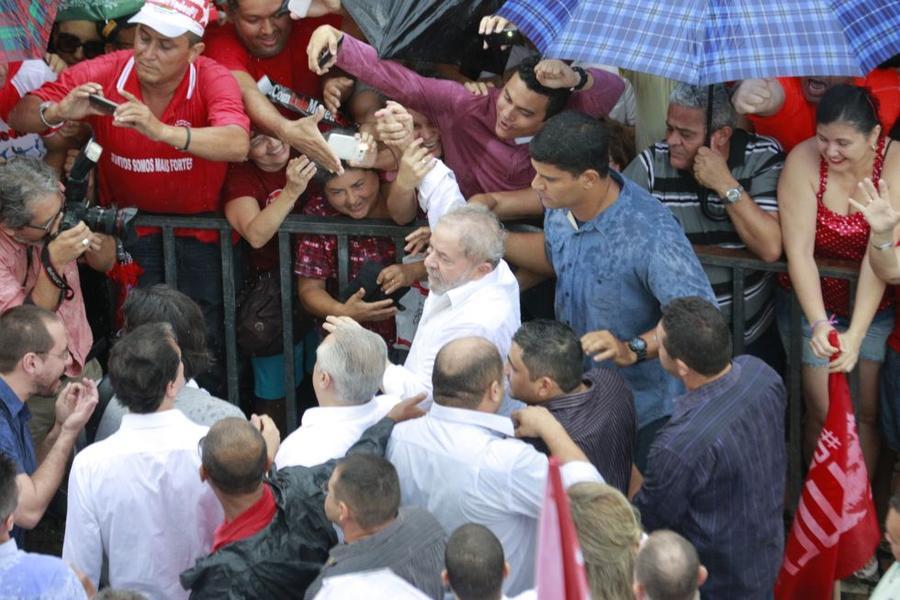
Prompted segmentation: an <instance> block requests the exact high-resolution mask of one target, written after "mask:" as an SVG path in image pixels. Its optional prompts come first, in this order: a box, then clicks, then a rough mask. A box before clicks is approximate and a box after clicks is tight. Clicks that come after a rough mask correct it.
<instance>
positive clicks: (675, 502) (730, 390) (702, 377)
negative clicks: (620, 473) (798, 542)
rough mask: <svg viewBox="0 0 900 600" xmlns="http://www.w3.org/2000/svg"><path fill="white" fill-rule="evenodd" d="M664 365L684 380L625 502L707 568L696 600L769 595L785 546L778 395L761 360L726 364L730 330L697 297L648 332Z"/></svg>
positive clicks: (779, 388)
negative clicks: (678, 538)
mask: <svg viewBox="0 0 900 600" xmlns="http://www.w3.org/2000/svg"><path fill="white" fill-rule="evenodd" d="M657 337H658V339H659V342H660V347H659V358H660V361H661V362H662V365H663V367H665V369H666V370H667V371H669V372H670V373H672V374H673V375H676V376H677V377H678V379H680V380H681V381H682V383H684V386H685V388H687V392H686V393H685V394H682V395H681V396H679V397H677V398H675V410H674V412H673V414H672V419H671V420H670V421H669V422H668V424H666V426H665V427H663V428H662V430H661V431H660V432H659V436H658V437H657V438H656V441H655V442H654V443H653V447H652V448H651V449H650V458H649V464H648V465H647V470H646V471H645V473H646V479H645V480H644V482H643V484H642V486H641V489H640V490H639V491H638V493H637V495H636V496H635V498H634V504H635V506H636V507H637V508H638V509H639V510H640V511H641V520H642V521H643V524H644V527H645V528H646V529H647V531H654V530H657V529H671V530H673V531H675V532H677V533H679V534H681V535H683V536H684V537H685V538H687V539H688V540H689V541H690V542H691V543H692V544H694V546H695V547H696V548H697V552H698V554H699V555H700V562H702V563H703V564H704V565H705V566H706V568H707V569H708V570H709V579H708V580H707V582H706V584H704V585H703V588H702V590H701V591H702V593H703V597H704V598H705V599H712V600H716V599H719V598H728V599H729V600H731V599H736V600H740V599H751V598H754V599H755V598H767V597H771V591H772V587H773V586H774V585H775V578H776V576H777V575H778V569H779V567H780V566H781V560H782V554H783V550H784V523H783V521H782V512H783V509H784V472H785V468H786V466H787V462H786V461H787V455H786V452H785V442H784V410H785V404H786V396H787V394H786V392H785V388H784V383H783V382H782V381H781V377H780V376H779V375H778V374H777V373H776V372H775V371H774V370H772V369H771V368H770V367H769V366H768V365H766V364H765V363H764V362H762V361H761V360H760V359H758V358H756V357H753V356H749V355H743V356H738V357H737V358H735V359H734V360H732V359H731V351H732V344H731V333H730V332H729V330H728V324H727V322H726V321H725V318H724V317H723V316H722V314H721V313H720V312H719V310H718V309H717V308H716V307H715V306H714V305H712V304H710V303H709V302H707V301H706V300H704V299H702V298H679V299H677V300H674V301H673V302H672V303H671V304H669V305H668V306H667V307H666V308H665V310H664V311H663V317H662V320H661V321H660V323H659V326H658V327H657Z"/></svg>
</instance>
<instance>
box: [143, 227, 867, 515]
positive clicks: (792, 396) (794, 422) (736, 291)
mask: <svg viewBox="0 0 900 600" xmlns="http://www.w3.org/2000/svg"><path fill="white" fill-rule="evenodd" d="M137 223H138V225H142V226H153V227H159V228H161V229H162V239H163V255H164V264H165V281H166V283H167V284H168V285H170V286H172V287H176V280H177V263H176V256H175V234H174V230H175V229H176V228H183V227H184V228H191V229H212V230H218V231H219V233H220V239H221V240H230V239H231V233H232V229H231V227H230V226H229V225H228V222H227V221H226V220H225V219H224V218H222V217H212V216H183V217H179V216H169V215H165V216H163V215H148V214H141V215H140V216H139V217H138V220H137ZM417 225H418V224H417ZM413 228H414V226H412V227H411V226H398V225H396V224H394V223H393V222H390V221H385V220H365V221H360V220H354V219H347V218H331V217H311V216H300V215H291V216H289V217H288V218H287V219H285V221H284V223H283V224H282V225H281V227H279V229H278V234H277V245H278V260H279V278H280V283H281V312H282V318H283V320H284V327H283V335H284V338H283V345H284V356H283V358H284V390H285V404H286V407H287V415H286V416H287V423H288V427H289V429H291V430H292V429H294V428H296V427H297V425H298V414H297V402H296V397H295V396H296V394H295V389H296V384H297V383H298V382H296V381H295V378H294V368H293V365H294V340H293V312H292V304H293V303H294V302H295V301H298V300H297V299H296V298H294V296H293V290H294V285H293V256H292V251H291V236H292V235H295V234H318V235H334V236H336V237H337V243H338V245H337V249H338V257H337V266H338V283H339V285H340V287H341V288H343V287H344V286H346V284H347V282H348V280H349V264H350V254H349V241H348V240H349V238H350V237H351V236H358V235H367V236H372V235H374V236H382V237H388V238H391V239H393V241H394V244H395V246H396V250H397V259H398V260H399V259H401V258H402V257H403V246H404V240H403V238H404V237H405V236H406V234H407V233H409V232H410V231H412V229H413ZM694 249H695V251H696V252H697V256H698V257H699V259H700V262H701V263H702V264H703V265H708V266H715V267H724V268H727V269H730V270H731V271H732V274H733V288H732V292H733V293H732V296H733V300H732V310H731V329H732V333H733V335H732V339H733V343H734V354H735V355H738V354H741V353H743V351H744V335H743V332H744V327H745V321H746V314H745V307H744V277H745V276H746V275H748V274H749V273H750V272H752V271H769V272H775V273H782V272H786V271H787V264H786V263H785V262H775V263H766V262H764V261H762V260H760V259H758V258H756V257H755V256H753V255H752V254H750V253H749V252H748V251H746V250H733V249H726V248H720V247H717V246H695V247H694ZM220 250H221V260H222V289H223V296H224V298H223V300H224V302H223V304H224V315H225V322H224V334H225V367H226V384H227V389H228V400H229V402H231V403H233V404H238V402H239V397H238V394H239V379H238V372H239V368H238V349H237V341H236V333H235V311H236V294H237V289H236V285H235V281H234V277H233V275H234V264H235V255H234V246H233V244H231V243H224V244H223V243H220ZM818 266H819V273H820V275H822V276H827V277H835V278H838V279H845V280H848V281H849V282H850V297H851V300H852V298H853V297H854V295H855V288H856V279H857V278H858V275H859V268H858V266H855V265H853V264H851V263H846V262H842V261H818ZM800 317H801V310H800V305H799V303H798V302H797V300H796V298H793V300H792V306H791V335H790V347H789V348H788V352H787V368H786V375H787V382H786V385H787V389H788V502H789V506H791V507H793V506H796V502H797V500H798V499H799V496H800V488H801V485H802V473H803V429H802V411H803V395H802V390H801V377H800V367H801V358H800V357H801V355H802V354H801V351H802V348H801V345H802V336H800V335H795V333H794V332H797V331H799V327H800ZM851 388H852V389H853V390H854V392H855V390H856V389H857V388H858V380H857V377H856V375H855V373H854V375H853V376H851Z"/></svg>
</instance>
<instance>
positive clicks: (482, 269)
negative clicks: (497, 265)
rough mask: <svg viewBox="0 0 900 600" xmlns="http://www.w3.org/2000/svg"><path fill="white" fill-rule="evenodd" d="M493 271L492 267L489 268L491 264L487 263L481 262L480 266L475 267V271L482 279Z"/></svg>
mask: <svg viewBox="0 0 900 600" xmlns="http://www.w3.org/2000/svg"><path fill="white" fill-rule="evenodd" d="M493 270H494V267H493V266H491V263H489V262H483V263H481V264H480V265H478V266H477V267H475V271H476V272H478V273H480V274H481V276H482V277H484V276H485V275H487V274H488V273H490V272H491V271H493Z"/></svg>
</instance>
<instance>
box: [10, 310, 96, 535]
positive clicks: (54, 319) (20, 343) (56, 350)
mask: <svg viewBox="0 0 900 600" xmlns="http://www.w3.org/2000/svg"><path fill="white" fill-rule="evenodd" d="M71 361H72V354H71V353H70V352H69V346H68V342H67V337H66V330H65V327H64V326H63V323H62V321H61V320H60V318H59V317H58V316H57V315H56V314H55V313H52V312H50V311H48V310H45V309H43V308H39V307H37V306H34V305H28V304H23V305H21V306H17V307H15V308H11V309H9V310H7V311H6V312H5V313H3V314H2V315H0V453H3V454H5V455H6V456H8V457H9V458H10V459H11V460H12V461H13V462H14V464H15V467H16V472H17V473H18V475H16V482H17V483H18V486H19V499H18V508H17V509H16V510H15V515H14V516H15V520H14V521H15V525H16V527H15V528H14V529H13V537H14V538H15V540H16V541H17V542H19V544H21V543H22V537H23V531H22V529H21V528H25V529H31V528H32V527H34V526H35V525H37V523H38V521H40V520H41V517H42V516H43V515H44V511H45V510H46V509H47V505H48V504H49V503H50V500H51V499H52V498H53V495H54V494H55V493H56V490H57V489H58V488H59V484H60V482H61V481H62V478H63V475H64V474H65V470H66V465H67V464H68V462H69V457H70V456H71V454H72V447H73V446H74V445H75V439H76V438H77V437H78V433H79V432H80V431H81V429H82V427H84V424H85V423H87V420H88V419H89V418H90V416H91V414H92V413H93V412H94V407H95V406H96V405H97V386H96V385H95V384H94V382H93V381H91V380H89V379H85V380H84V382H83V383H69V384H67V385H66V386H65V388H63V389H62V392H60V393H59V396H58V399H57V401H56V422H55V424H54V425H53V428H52V429H51V430H50V433H49V434H48V435H47V437H46V439H45V440H44V442H43V443H42V444H41V448H40V451H39V452H38V453H37V454H35V449H34V446H33V443H32V440H31V434H30V433H29V430H28V419H29V417H30V416H31V413H30V412H29V410H28V407H27V406H26V405H25V403H26V402H27V401H28V399H29V398H31V397H32V396H35V395H42V396H52V395H54V394H56V393H57V392H59V388H60V380H61V378H62V377H63V374H64V373H65V370H66V367H67V366H68V365H69V364H70V363H71ZM38 457H42V458H41V460H40V464H38V462H39V461H38Z"/></svg>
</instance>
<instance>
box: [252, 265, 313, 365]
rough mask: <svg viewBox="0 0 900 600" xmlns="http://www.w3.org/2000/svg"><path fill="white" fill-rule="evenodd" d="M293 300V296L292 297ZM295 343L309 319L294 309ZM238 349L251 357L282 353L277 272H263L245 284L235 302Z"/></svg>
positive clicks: (281, 325)
mask: <svg viewBox="0 0 900 600" xmlns="http://www.w3.org/2000/svg"><path fill="white" fill-rule="evenodd" d="M292 297H293V296H292ZM293 316H294V319H293V321H294V336H293V339H294V341H296V340H298V339H300V337H301V336H302V335H303V333H304V332H305V331H306V329H307V328H308V327H309V319H308V318H307V317H306V315H305V314H304V313H303V312H301V311H300V310H299V308H298V306H297V304H294V306H293ZM235 329H236V331H237V343H238V349H239V350H240V351H241V352H243V353H244V354H248V355H250V356H273V355H276V354H281V353H282V352H284V343H283V339H282V338H283V335H282V332H283V330H284V325H283V323H282V320H281V286H280V285H279V278H278V273H277V272H272V271H264V272H262V273H259V275H258V276H257V277H256V278H255V279H253V280H251V281H248V282H247V283H246V284H245V285H244V287H243V289H242V290H241V292H240V294H238V298H237V315H236V319H235Z"/></svg>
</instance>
